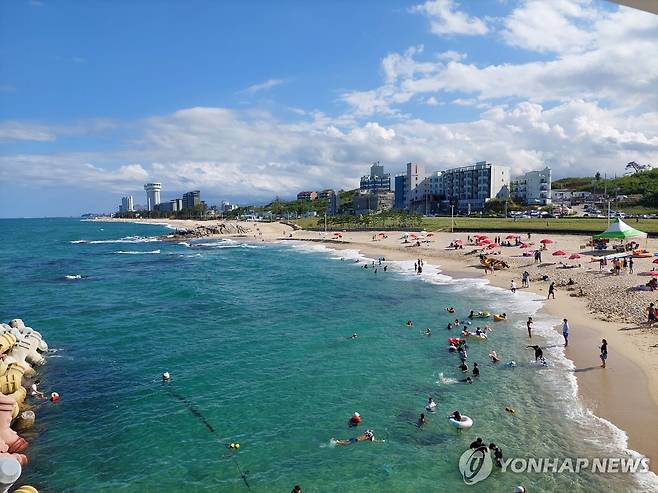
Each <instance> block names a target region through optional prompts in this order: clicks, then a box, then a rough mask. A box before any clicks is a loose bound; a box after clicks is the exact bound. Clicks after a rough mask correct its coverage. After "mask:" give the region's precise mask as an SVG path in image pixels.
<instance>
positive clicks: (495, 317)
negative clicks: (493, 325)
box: [493, 313, 507, 322]
mask: <svg viewBox="0 0 658 493" xmlns="http://www.w3.org/2000/svg"><path fill="white" fill-rule="evenodd" d="M493 319H494V320H495V321H496V322H500V321H501V320H507V317H505V316H504V315H503V314H502V313H496V314H495V315H494V316H493Z"/></svg>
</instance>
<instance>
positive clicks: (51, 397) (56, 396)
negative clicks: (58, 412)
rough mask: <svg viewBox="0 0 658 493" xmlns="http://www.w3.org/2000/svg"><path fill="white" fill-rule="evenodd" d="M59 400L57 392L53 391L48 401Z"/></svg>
mask: <svg viewBox="0 0 658 493" xmlns="http://www.w3.org/2000/svg"><path fill="white" fill-rule="evenodd" d="M58 400H59V394H58V393H57V392H53V393H52V394H50V401H51V402H57V401H58Z"/></svg>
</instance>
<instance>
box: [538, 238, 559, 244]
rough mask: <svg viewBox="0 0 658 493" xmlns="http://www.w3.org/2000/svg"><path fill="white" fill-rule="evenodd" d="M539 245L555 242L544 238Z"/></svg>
mask: <svg viewBox="0 0 658 493" xmlns="http://www.w3.org/2000/svg"><path fill="white" fill-rule="evenodd" d="M539 243H543V244H544V245H548V244H549V243H555V241H554V240H551V239H550V238H544V239H543V240H541V241H540V242H539Z"/></svg>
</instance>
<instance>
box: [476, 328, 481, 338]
mask: <svg viewBox="0 0 658 493" xmlns="http://www.w3.org/2000/svg"><path fill="white" fill-rule="evenodd" d="M475 335H476V336H481V335H482V329H481V328H480V327H476V329H475Z"/></svg>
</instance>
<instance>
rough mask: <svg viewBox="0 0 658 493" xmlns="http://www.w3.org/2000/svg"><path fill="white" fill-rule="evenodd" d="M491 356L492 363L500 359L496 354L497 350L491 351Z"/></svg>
mask: <svg viewBox="0 0 658 493" xmlns="http://www.w3.org/2000/svg"><path fill="white" fill-rule="evenodd" d="M489 357H490V358H491V362H492V363H498V362H499V361H500V359H498V355H497V354H496V351H491V352H490V353H489Z"/></svg>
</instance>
